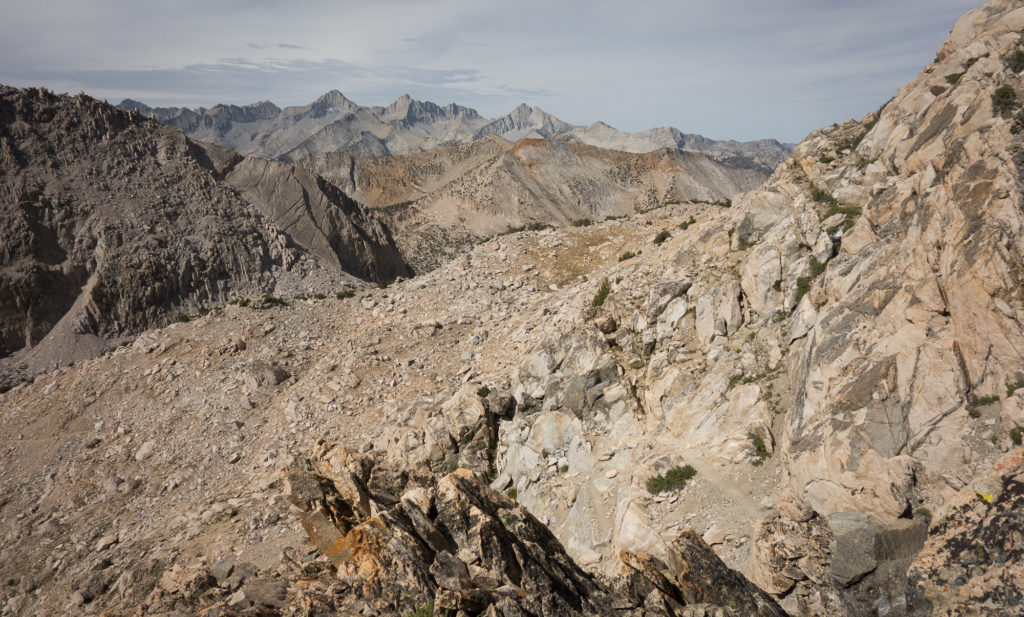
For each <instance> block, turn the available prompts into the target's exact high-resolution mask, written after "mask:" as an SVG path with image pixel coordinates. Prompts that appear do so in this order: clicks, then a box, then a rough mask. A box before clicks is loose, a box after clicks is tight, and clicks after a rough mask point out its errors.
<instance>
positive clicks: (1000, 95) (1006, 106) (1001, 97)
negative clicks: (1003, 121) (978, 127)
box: [992, 84, 1017, 116]
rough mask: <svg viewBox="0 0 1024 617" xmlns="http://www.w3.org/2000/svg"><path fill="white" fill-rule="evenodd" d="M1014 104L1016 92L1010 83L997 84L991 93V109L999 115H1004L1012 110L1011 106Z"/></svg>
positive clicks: (1015, 102)
mask: <svg viewBox="0 0 1024 617" xmlns="http://www.w3.org/2000/svg"><path fill="white" fill-rule="evenodd" d="M1016 104H1017V93H1016V91H1014V89H1013V86H1011V85H1010V84H1003V85H1001V86H999V87H998V88H996V91H995V93H994V94H993V95H992V109H993V110H995V112H996V113H997V114H999V115H1001V116H1005V115H1007V114H1008V113H1010V112H1011V111H1013V107H1014V105H1016Z"/></svg>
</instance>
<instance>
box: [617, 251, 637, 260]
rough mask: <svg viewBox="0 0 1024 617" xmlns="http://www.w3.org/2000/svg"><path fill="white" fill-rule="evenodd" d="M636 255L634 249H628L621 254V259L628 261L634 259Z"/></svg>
mask: <svg viewBox="0 0 1024 617" xmlns="http://www.w3.org/2000/svg"><path fill="white" fill-rule="evenodd" d="M634 257H636V253H634V252H633V251H626V252H625V253H623V254H621V255H619V261H626V260H627V259H633V258H634Z"/></svg>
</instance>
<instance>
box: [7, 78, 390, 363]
mask: <svg viewBox="0 0 1024 617" xmlns="http://www.w3.org/2000/svg"><path fill="white" fill-rule="evenodd" d="M0 152H2V154H0V168H2V174H0V208H2V209H0V228H2V233H3V237H4V242H3V249H2V255H0V356H8V355H10V354H12V353H14V352H16V351H19V350H24V351H25V353H23V354H21V355H20V356H19V357H18V358H16V359H7V360H6V361H5V372H7V373H8V377H10V376H11V374H17V373H19V372H20V373H23V374H31V373H33V372H35V371H38V370H39V369H40V368H43V367H52V365H51V363H52V362H54V361H58V362H60V363H66V362H69V361H75V360H81V359H83V358H86V357H91V356H92V355H95V354H96V353H98V352H99V351H102V350H103V349H105V348H106V347H108V346H109V345H110V344H111V343H112V342H114V341H116V340H118V339H120V338H122V337H123V336H125V335H127V334H130V333H133V332H138V331H141V330H143V329H145V328H147V327H152V326H154V325H158V324H162V323H167V322H168V321H169V320H170V319H174V318H176V317H177V316H178V315H189V314H195V313H197V312H198V311H199V310H201V309H204V308H208V307H209V306H212V305H213V304H215V303H216V304H220V303H223V302H224V301H226V300H227V299H228V298H230V297H231V296H233V295H236V294H240V295H252V294H257V293H273V292H275V290H276V289H278V290H281V289H298V288H300V287H302V286H305V285H309V284H313V285H314V286H316V287H318V288H319V287H325V288H326V289H330V290H334V289H337V288H338V287H339V286H340V285H342V283H344V282H345V281H346V280H351V277H349V276H348V274H347V273H350V274H352V275H355V276H357V277H362V278H369V279H384V278H394V277H395V276H399V275H407V274H408V273H409V270H408V268H407V267H406V265H405V263H404V262H403V261H402V259H401V257H400V255H399V254H398V252H397V250H396V248H395V246H394V243H393V241H392V239H391V237H390V235H389V232H388V230H387V229H386V228H385V227H384V226H383V225H382V224H381V223H380V222H378V220H377V219H376V218H375V217H374V216H373V215H372V213H368V212H365V211H364V210H363V209H362V208H361V206H359V205H358V204H356V203H355V202H353V201H352V200H351V199H349V198H348V197H346V196H345V195H344V194H342V193H341V191H340V190H339V189H337V188H336V187H334V186H332V185H330V184H329V183H327V182H326V181H324V180H323V179H322V178H319V177H316V176H315V175H312V174H310V173H309V172H306V171H303V170H296V169H294V168H292V167H291V166H289V165H284V164H277V163H269V162H266V161H250V160H245V159H242V157H239V156H238V155H237V154H235V153H233V152H230V151H227V150H225V149H223V148H218V147H216V146H209V145H205V144H201V143H198V142H193V141H191V140H189V139H187V138H186V137H185V136H184V135H183V134H182V133H181V132H180V131H179V130H177V129H174V128H171V127H167V126H163V125H160V124H158V123H156V122H154V121H152V120H146V119H144V118H142V117H141V116H140V115H138V114H135V113H129V112H124V111H120V110H116V109H113V108H111V107H109V106H106V105H105V104H103V103H100V102H97V101H94V100H92V99H90V98H88V97H85V96H77V97H67V96H55V95H53V94H50V93H48V92H45V91H42V90H15V89H12V88H3V90H2V91H0ZM304 281H308V283H306V282H304ZM30 352H31V353H30ZM6 381H7V380H6V379H5V380H4V382H5V383H6Z"/></svg>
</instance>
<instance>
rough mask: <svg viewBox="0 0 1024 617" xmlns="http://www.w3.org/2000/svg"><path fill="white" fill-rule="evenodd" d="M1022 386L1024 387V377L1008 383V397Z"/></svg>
mask: <svg viewBox="0 0 1024 617" xmlns="http://www.w3.org/2000/svg"><path fill="white" fill-rule="evenodd" d="M1021 388H1024V377H1019V378H1018V379H1017V380H1015V381H1011V382H1010V383H1008V384H1006V398H1010V397H1011V396H1013V393H1014V392H1016V391H1017V390H1020V389H1021Z"/></svg>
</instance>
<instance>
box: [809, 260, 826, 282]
mask: <svg viewBox="0 0 1024 617" xmlns="http://www.w3.org/2000/svg"><path fill="white" fill-rule="evenodd" d="M826 267H828V260H827V259H826V260H825V263H822V262H820V261H818V258H817V257H815V256H814V255H811V273H813V274H814V276H815V277H818V276H821V275H822V273H823V272H825V268H826Z"/></svg>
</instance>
